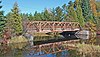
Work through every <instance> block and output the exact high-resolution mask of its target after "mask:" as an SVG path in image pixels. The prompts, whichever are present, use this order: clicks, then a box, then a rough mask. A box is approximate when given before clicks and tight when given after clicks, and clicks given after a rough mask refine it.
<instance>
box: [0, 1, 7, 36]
mask: <svg viewBox="0 0 100 57" xmlns="http://www.w3.org/2000/svg"><path fill="white" fill-rule="evenodd" d="M1 2H2V1H0V3H1ZM1 8H2V6H0V9H1ZM3 13H4V12H3V11H0V37H2V34H3V30H4V28H5V23H6V19H5V18H4V14H3Z"/></svg>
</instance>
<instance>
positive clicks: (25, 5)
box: [1, 0, 74, 14]
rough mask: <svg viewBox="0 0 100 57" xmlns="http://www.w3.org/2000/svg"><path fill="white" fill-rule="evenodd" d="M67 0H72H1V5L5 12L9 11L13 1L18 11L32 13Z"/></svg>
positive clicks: (61, 3)
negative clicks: (16, 4)
mask: <svg viewBox="0 0 100 57" xmlns="http://www.w3.org/2000/svg"><path fill="white" fill-rule="evenodd" d="M69 1H74V0H2V3H1V5H3V8H2V10H3V11H5V14H6V13H8V12H10V11H11V9H12V7H13V4H14V2H17V3H18V6H19V8H20V12H22V13H34V12H35V11H38V12H41V11H43V10H44V8H47V9H49V8H55V7H57V6H62V5H63V4H65V3H66V4H68V2H69Z"/></svg>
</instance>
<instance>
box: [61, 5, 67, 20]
mask: <svg viewBox="0 0 100 57" xmlns="http://www.w3.org/2000/svg"><path fill="white" fill-rule="evenodd" d="M62 10H63V16H62V21H65V20H66V19H67V18H68V16H67V6H66V4H64V5H63V6H62Z"/></svg>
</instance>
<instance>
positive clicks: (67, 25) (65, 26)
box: [24, 21, 80, 33]
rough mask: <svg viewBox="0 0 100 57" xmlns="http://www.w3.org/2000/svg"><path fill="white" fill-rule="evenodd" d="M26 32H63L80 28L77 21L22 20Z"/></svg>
mask: <svg viewBox="0 0 100 57" xmlns="http://www.w3.org/2000/svg"><path fill="white" fill-rule="evenodd" d="M24 24H25V25H24V27H25V29H26V30H27V31H28V32H34V33H36V32H43V33H47V32H63V31H77V30H80V25H79V23H78V22H55V21H52V22H51V21H31V22H24Z"/></svg>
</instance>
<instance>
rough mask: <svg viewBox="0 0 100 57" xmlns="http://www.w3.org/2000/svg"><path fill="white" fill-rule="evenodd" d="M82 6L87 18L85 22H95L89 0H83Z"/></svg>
mask: <svg viewBox="0 0 100 57" xmlns="http://www.w3.org/2000/svg"><path fill="white" fill-rule="evenodd" d="M81 7H82V12H83V16H84V18H85V22H90V21H91V22H93V23H95V20H94V16H93V12H92V10H91V7H90V2H89V0H82V5H81Z"/></svg>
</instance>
